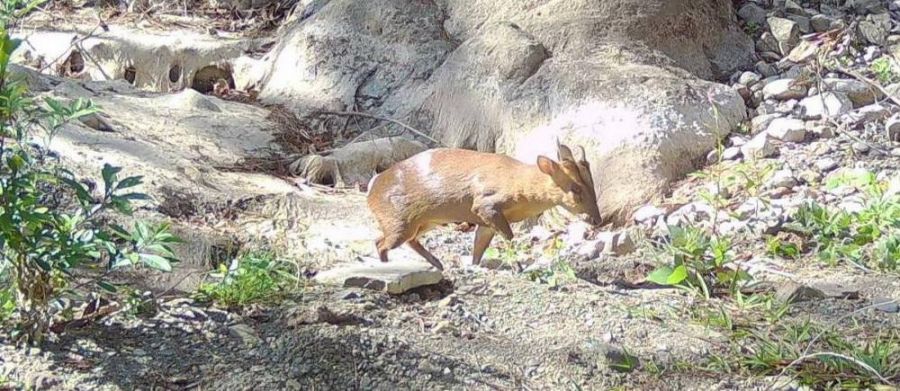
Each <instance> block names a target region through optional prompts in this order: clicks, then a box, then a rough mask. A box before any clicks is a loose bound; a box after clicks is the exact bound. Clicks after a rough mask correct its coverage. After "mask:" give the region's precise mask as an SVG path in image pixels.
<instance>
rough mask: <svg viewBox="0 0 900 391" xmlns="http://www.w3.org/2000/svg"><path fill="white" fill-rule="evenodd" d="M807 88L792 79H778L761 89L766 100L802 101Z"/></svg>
mask: <svg viewBox="0 0 900 391" xmlns="http://www.w3.org/2000/svg"><path fill="white" fill-rule="evenodd" d="M806 91H807V87H806V86H805V85H803V84H802V83H797V82H796V81H795V80H794V79H778V80H775V81H773V82H771V83H768V84H766V86H765V87H763V96H765V98H766V99H778V100H787V99H802V98H804V97H806Z"/></svg>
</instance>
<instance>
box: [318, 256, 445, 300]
mask: <svg viewBox="0 0 900 391" xmlns="http://www.w3.org/2000/svg"><path fill="white" fill-rule="evenodd" d="M443 279H444V275H443V274H442V273H441V272H440V271H439V270H437V269H436V268H435V267H434V266H431V265H430V264H428V263H427V262H425V261H424V260H422V261H418V260H411V259H402V258H401V259H396V260H391V261H390V262H387V263H382V262H381V261H379V260H377V259H372V258H365V259H364V261H363V262H353V263H347V264H342V265H338V266H336V267H335V268H333V269H331V270H326V271H323V272H320V273H319V274H317V275H316V276H315V277H314V278H313V280H314V281H316V282H318V283H320V284H326V285H337V286H343V287H359V288H367V289H374V290H378V291H384V292H387V293H390V294H400V293H403V292H406V291H408V290H410V289H413V288H417V287H420V286H426V285H434V284H437V283H439V282H441V280H443Z"/></svg>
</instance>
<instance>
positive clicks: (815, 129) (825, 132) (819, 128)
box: [809, 124, 835, 138]
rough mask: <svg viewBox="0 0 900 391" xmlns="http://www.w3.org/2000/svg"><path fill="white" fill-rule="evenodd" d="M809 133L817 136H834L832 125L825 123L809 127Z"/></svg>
mask: <svg viewBox="0 0 900 391" xmlns="http://www.w3.org/2000/svg"><path fill="white" fill-rule="evenodd" d="M809 133H810V134H812V135H813V136H815V137H818V138H834V136H835V133H834V127H832V126H831V125H827V124H816V125H812V126H810V127H809Z"/></svg>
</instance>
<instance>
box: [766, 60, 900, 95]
mask: <svg viewBox="0 0 900 391" xmlns="http://www.w3.org/2000/svg"><path fill="white" fill-rule="evenodd" d="M755 68H756V71H757V72H759V74H760V75H762V76H763V77H772V76H775V75H777V74H778V69H777V68H775V66H774V65H772V64H769V63H767V62H765V61H760V62H757V63H756V66H755ZM897 86H898V87H900V83H898V84H897ZM898 90H900V88H898Z"/></svg>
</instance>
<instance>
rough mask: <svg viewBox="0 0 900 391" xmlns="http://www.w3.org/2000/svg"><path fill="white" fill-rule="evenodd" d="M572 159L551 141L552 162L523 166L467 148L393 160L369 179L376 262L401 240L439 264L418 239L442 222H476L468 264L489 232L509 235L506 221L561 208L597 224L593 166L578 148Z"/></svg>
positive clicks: (545, 159) (542, 159) (481, 250)
mask: <svg viewBox="0 0 900 391" xmlns="http://www.w3.org/2000/svg"><path fill="white" fill-rule="evenodd" d="M579 150H580V152H581V156H580V157H579V158H578V159H576V158H575V157H574V156H573V155H572V151H571V150H570V149H569V148H568V147H566V146H565V145H562V144H559V143H558V142H557V154H558V160H559V161H558V162H555V161H553V160H551V159H550V158H548V157H546V156H538V158H537V165H529V164H526V163H523V162H520V161H518V160H516V159H513V158H511V157H509V156H505V155H499V154H493V153H484V152H476V151H471V150H467V149H451V148H437V149H431V150H427V151H424V152H421V153H418V154H416V155H413V156H412V157H410V158H408V159H406V160H403V161H401V162H398V163H397V164H395V165H393V166H392V167H390V168H388V169H387V170H385V171H383V172H381V173H380V174H378V175H376V176H375V177H374V178H372V180H371V181H369V189H368V205H369V209H370V210H371V211H372V214H373V215H374V216H375V219H376V220H377V221H378V225H379V226H380V228H381V232H382V236H381V237H379V238H378V240H377V241H376V245H377V249H378V256H379V258H381V262H387V261H388V256H387V253H388V251H390V250H392V249H395V248H397V247H399V246H400V245H401V244H403V243H406V244H408V245H409V247H410V248H412V249H413V250H415V251H416V252H417V253H418V254H419V255H421V256H422V257H424V258H425V259H426V260H427V261H428V262H429V263H431V264H432V265H434V267H436V268H438V269H439V270H444V267H443V265H442V264H441V262H440V260H438V259H437V257H435V256H434V255H433V254H431V253H430V252H429V251H428V250H426V249H425V247H423V246H422V244H421V243H419V240H418V238H419V237H420V236H421V235H422V234H424V233H425V232H427V231H429V230H431V229H432V228H434V227H436V226H438V225H442V224H448V223H455V222H467V223H471V224H476V225H478V229H477V230H476V231H475V247H474V250H473V251H472V263H473V264H475V265H479V264H480V263H481V257H482V255H484V251H485V250H486V249H487V247H488V245H489V244H490V243H491V239H493V237H494V234H495V233H496V232H499V233H500V234H501V235H503V237H504V238H506V240H512V238H513V232H512V230H511V229H510V227H509V224H510V223H515V222H519V221H522V220H525V219H527V218H530V217H534V216H537V215H539V214H541V213H542V212H544V211H545V210H547V209H550V208H553V207H555V206H562V207H564V208H565V209H567V210H569V211H570V212H572V213H575V214H581V213H585V214H587V215H588V216H589V217H590V219H589V221H590V223H592V224H594V225H598V224H600V221H601V218H600V210H599V208H598V206H597V196H596V194H595V192H594V181H593V179H592V177H591V169H590V166H589V165H588V162H587V160H586V158H585V154H584V148H580V147H579Z"/></svg>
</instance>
